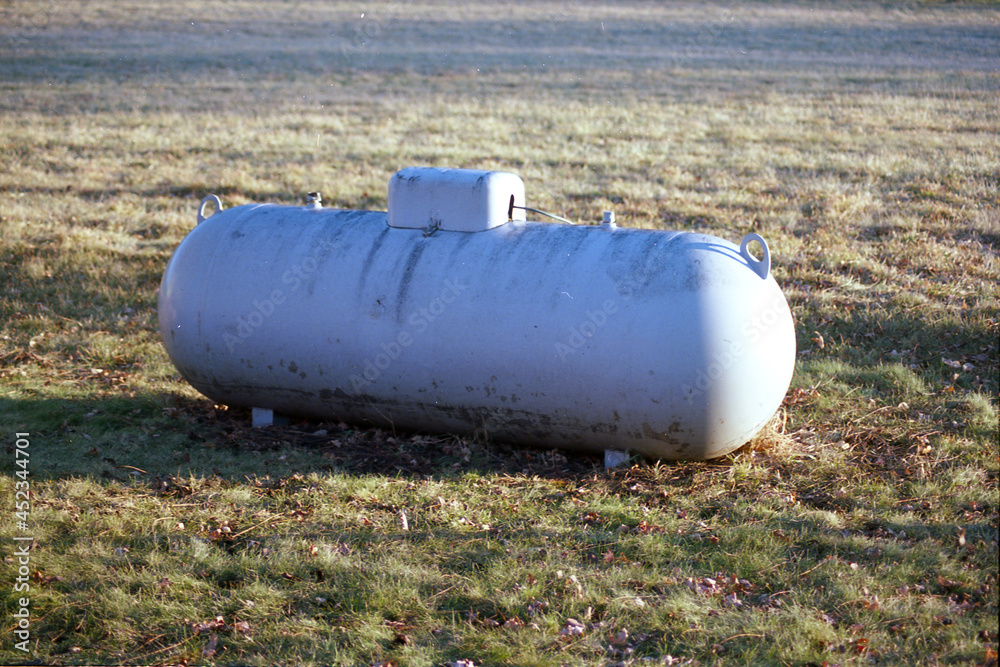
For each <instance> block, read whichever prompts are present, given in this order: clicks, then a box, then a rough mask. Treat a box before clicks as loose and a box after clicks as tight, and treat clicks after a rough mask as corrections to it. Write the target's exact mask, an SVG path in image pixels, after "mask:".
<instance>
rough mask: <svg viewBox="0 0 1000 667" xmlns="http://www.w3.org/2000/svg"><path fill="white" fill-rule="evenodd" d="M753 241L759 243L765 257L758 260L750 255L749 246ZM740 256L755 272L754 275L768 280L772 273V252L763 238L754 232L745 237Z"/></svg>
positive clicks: (741, 244)
mask: <svg viewBox="0 0 1000 667" xmlns="http://www.w3.org/2000/svg"><path fill="white" fill-rule="evenodd" d="M753 241H756V242H757V243H759V244H760V247H761V248H762V249H763V251H764V256H763V257H762V258H761V259H757V258H756V257H754V256H753V255H752V254H750V250H749V246H750V244H751V243H752V242H753ZM740 255H742V256H743V259H745V260H746V261H747V264H749V265H750V268H751V269H753V270H754V273H756V274H757V275H758V276H760V277H761V278H763V279H764V280H767V277H768V275H770V273H771V251H770V250H768V248H767V241H765V240H764V237H763V236H761V235H760V234H756V233H754V232H750V233H749V234H747V235H746V236H744V237H743V241H742V242H741V243H740Z"/></svg>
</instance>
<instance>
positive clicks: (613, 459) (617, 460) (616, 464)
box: [604, 449, 631, 470]
mask: <svg viewBox="0 0 1000 667" xmlns="http://www.w3.org/2000/svg"><path fill="white" fill-rule="evenodd" d="M629 458H631V457H629V454H628V452H627V451H621V450H618V449H605V450H604V467H605V468H606V469H608V470H611V469H612V468H620V467H621V466H623V465H625V464H626V463H628V460H629Z"/></svg>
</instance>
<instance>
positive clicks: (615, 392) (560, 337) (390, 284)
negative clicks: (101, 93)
mask: <svg viewBox="0 0 1000 667" xmlns="http://www.w3.org/2000/svg"><path fill="white" fill-rule="evenodd" d="M209 203H214V204H215V208H216V211H215V213H214V214H213V215H211V216H208V217H206V216H205V209H206V208H207V206H208V204H209ZM523 207H524V185H523V184H522V182H521V179H519V178H518V177H517V176H514V175H512V174H506V173H501V172H484V171H471V170H458V169H432V168H409V169H404V170H402V171H400V172H398V173H397V174H396V175H395V176H393V178H392V180H391V181H390V186H389V211H388V214H387V213H383V212H373V211H350V210H335V209H326V208H323V207H322V205H321V204H320V203H319V201H318V196H316V197H313V198H312V201H311V203H310V204H309V205H307V206H303V207H295V206H279V205H273V204H249V205H245V206H238V207H236V208H231V209H228V210H225V211H222V210H221V203H220V202H219V200H218V198H217V197H214V196H211V197H208V198H206V199H205V201H203V202H202V205H201V207H200V208H199V210H198V222H199V224H198V225H197V226H196V227H195V228H194V229H193V230H192V231H191V233H190V234H188V235H187V237H186V238H185V239H184V240H183V241H182V242H181V244H180V246H179V247H178V248H177V250H176V252H175V253H174V255H173V257H172V258H171V260H170V262H169V264H168V266H167V269H166V271H165V273H164V275H163V282H162V285H161V287H160V295H159V318H160V332H161V334H162V336H163V342H164V345H165V347H166V350H167V353H168V354H169V355H170V358H171V360H172V361H173V363H174V365H175V366H176V367H177V369H178V370H179V371H180V373H181V375H183V376H184V378H185V379H186V380H187V381H188V382H190V383H191V384H192V385H193V386H194V387H195V388H196V389H197V390H198V391H200V392H202V393H203V394H205V395H206V396H208V397H209V398H211V399H212V400H214V401H216V402H218V403H223V404H228V405H232V406H241V407H251V408H262V409H267V410H272V411H274V412H275V413H281V414H286V415H296V416H304V417H317V418H324V419H336V420H343V421H348V422H353V423H359V424H374V425H382V426H387V425H393V426H395V427H396V428H402V429H407V430H414V431H422V432H447V433H463V434H468V433H475V432H485V433H487V434H488V435H489V437H491V438H496V439H500V440H505V441H510V442H513V443H520V444H527V445H537V446H545V447H563V448H567V449H577V450H585V451H591V452H598V453H599V452H601V451H605V450H626V449H627V450H631V451H632V452H635V453H638V454H642V455H644V456H649V457H654V458H663V459H709V458H713V457H717V456H721V455H724V454H726V453H728V452H730V451H732V450H734V449H736V448H737V447H739V446H741V445H742V444H744V443H745V442H747V441H748V440H749V439H750V438H752V437H753V435H754V434H755V433H757V431H758V430H760V428H761V427H763V426H764V424H765V423H766V422H767V421H768V420H769V419H770V418H771V416H772V415H773V414H774V412H775V410H776V409H777V408H778V407H779V405H780V404H781V401H782V398H783V397H784V395H785V392H786V391H787V389H788V385H789V382H790V380H791V376H792V370H793V366H794V361H795V332H794V327H793V322H792V316H791V313H790V312H789V309H788V305H787V303H786V301H785V298H784V296H783V295H782V293H781V289H780V288H779V287H778V285H777V283H776V282H775V280H774V278H773V277H771V275H770V256H769V254H768V250H767V245H766V244H765V243H764V240H763V239H762V238H760V237H759V236H757V235H756V234H748V235H747V236H746V237H745V238H744V239H743V243H742V244H741V245H740V246H736V245H734V244H732V243H729V242H728V241H724V240H722V239H718V238H715V237H712V236H706V235H702V234H693V233H685V232H670V231H651V230H640V229H625V228H621V227H618V226H617V225H616V224H615V223H614V221H613V216H609V215H606V216H605V222H604V223H603V224H601V225H599V226H574V225H568V224H555V223H539V222H528V221H525V220H524V219H523V218H524V210H525V209H524V208H523ZM754 240H756V241H758V242H759V243H760V244H761V246H762V252H763V258H762V259H759V260H758V259H757V258H755V257H754V255H753V254H751V253H750V251H749V249H748V247H747V246H748V244H749V243H751V242H752V241H754Z"/></svg>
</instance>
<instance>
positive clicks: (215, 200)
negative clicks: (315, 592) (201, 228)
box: [195, 195, 222, 225]
mask: <svg viewBox="0 0 1000 667" xmlns="http://www.w3.org/2000/svg"><path fill="white" fill-rule="evenodd" d="M209 203H211V204H214V205H215V211H214V212H213V213H212V215H215V214H216V213H221V212H222V200H221V199H219V197H218V195H208V196H207V197H205V198H204V199H202V200H201V203H200V204H198V222H197V223H195V224H196V225H200V224H201V223H203V222H205V221H206V220H208V219H209V218H210V217H212V216H209V215H205V207H206V206H208V204H209Z"/></svg>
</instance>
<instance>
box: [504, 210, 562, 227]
mask: <svg viewBox="0 0 1000 667" xmlns="http://www.w3.org/2000/svg"><path fill="white" fill-rule="evenodd" d="M510 208H511V210H513V209H515V208H519V209H521V210H522V211H531V212H532V213H538V214H539V215H544V216H547V217H549V218H552V219H553V220H558V221H559V222H565V223H566V224H568V225H575V224H578V223H575V222H573V221H572V220H567V219H566V218H564V217H562V216H559V215H556V214H554V213H546V212H545V211H539V210H538V209H537V208H529V207H527V206H511V207H510Z"/></svg>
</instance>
